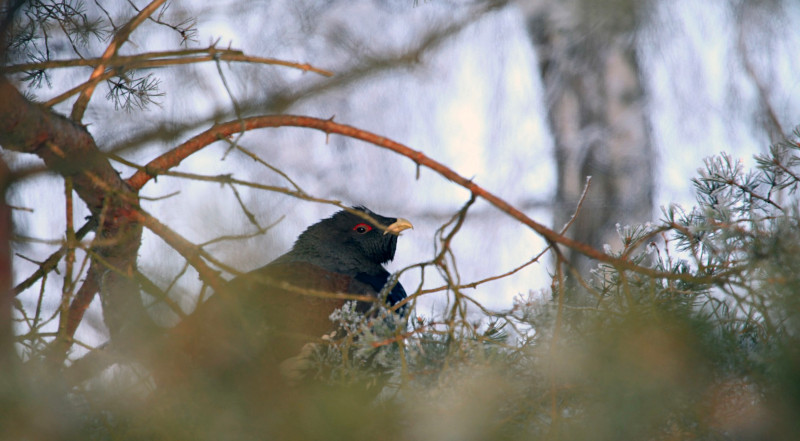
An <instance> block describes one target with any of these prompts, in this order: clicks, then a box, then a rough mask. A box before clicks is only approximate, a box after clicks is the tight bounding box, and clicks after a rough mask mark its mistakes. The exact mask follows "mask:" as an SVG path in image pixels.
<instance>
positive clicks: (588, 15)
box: [528, 0, 655, 275]
mask: <svg viewBox="0 0 800 441" xmlns="http://www.w3.org/2000/svg"><path fill="white" fill-rule="evenodd" d="M642 7H643V6H641V4H640V3H636V2H628V1H624V0H623V1H620V0H603V1H600V2H588V1H582V0H575V1H568V2H557V1H549V2H546V4H540V5H536V6H535V7H532V8H530V10H529V11H528V31H529V33H530V36H531V39H532V42H533V44H534V45H535V47H536V50H537V54H538V57H539V69H540V72H541V75H542V81H543V85H544V89H545V96H546V100H547V101H546V104H547V111H548V121H549V124H550V128H551V131H552V134H553V138H554V141H555V158H556V164H557V167H558V188H557V190H556V201H555V202H556V204H555V216H554V218H555V227H556V228H557V229H558V228H561V226H563V225H564V224H565V223H566V222H567V221H568V220H569V218H570V217H571V216H572V214H573V212H574V210H575V207H576V205H577V204H578V201H579V199H580V195H581V193H582V191H583V188H584V184H585V182H586V177H587V176H591V177H592V183H591V187H590V189H589V192H588V193H587V196H586V199H585V201H584V203H583V207H582V209H581V210H580V213H579V215H578V217H577V219H576V221H575V223H574V224H573V226H572V227H571V229H570V233H569V234H570V235H571V237H573V238H574V239H576V240H579V241H581V242H585V243H588V244H590V245H592V246H594V247H596V248H602V247H603V246H604V244H610V245H611V246H612V248H615V249H616V248H619V246H620V241H619V239H618V235H617V232H616V224H622V225H625V224H631V223H641V222H646V221H649V220H651V216H652V204H653V187H654V182H655V180H654V176H653V163H654V156H655V155H654V148H653V145H652V143H651V142H650V138H649V135H650V134H649V129H648V121H647V117H646V114H645V93H644V90H643V88H642V82H641V77H640V72H639V61H638V57H637V53H636V39H635V38H634V37H635V33H636V28H637V14H638V13H639V11H638V10H637V9H641V8H642ZM566 253H567V256H568V258H569V260H570V263H572V264H573V265H575V267H576V268H577V269H578V270H579V271H580V272H581V273H582V274H584V275H585V274H587V270H588V269H591V267H592V266H593V264H592V263H591V262H590V261H589V260H588V259H586V258H585V257H583V256H582V255H579V254H577V253H574V252H570V250H566Z"/></svg>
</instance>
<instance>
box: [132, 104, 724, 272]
mask: <svg viewBox="0 0 800 441" xmlns="http://www.w3.org/2000/svg"><path fill="white" fill-rule="evenodd" d="M267 127H305V128H310V129H316V130H320V131H322V132H323V133H325V134H326V135H328V134H331V133H335V134H339V135H343V136H347V137H350V138H354V139H359V140H362V141H365V142H368V143H370V144H373V145H375V146H378V147H381V148H385V149H387V150H391V151H393V152H395V153H398V154H400V155H402V156H405V157H407V158H409V159H411V160H412V161H414V162H415V163H416V164H417V165H420V166H423V167H426V168H429V169H431V170H433V171H435V172H437V173H438V174H440V175H441V176H443V177H444V178H446V179H447V180H449V181H452V182H453V183H455V184H457V185H460V186H461V187H464V188H466V189H467V190H469V191H470V192H471V193H472V194H474V195H475V196H477V197H480V198H482V199H484V200H486V201H487V202H489V203H490V204H492V205H494V206H495V208H497V209H499V210H500V211H502V212H504V213H506V214H508V215H509V216H511V217H513V218H514V219H516V220H517V221H519V222H520V223H522V224H524V225H527V226H528V227H529V228H531V229H532V230H534V231H535V232H537V233H538V234H539V235H541V236H542V237H544V238H545V239H546V240H548V241H551V242H554V243H558V244H561V245H564V246H566V247H568V248H571V249H573V250H575V251H577V252H579V253H581V254H583V255H585V256H588V257H590V258H592V259H595V260H597V261H599V262H605V263H607V264H609V265H613V266H614V267H616V268H618V269H622V270H631V271H635V272H637V273H641V274H645V275H648V276H652V277H663V278H667V279H681V280H687V281H691V282H693V283H713V282H714V281H715V280H718V278H719V276H720V275H724V274H717V275H713V276H712V275H709V276H704V277H697V276H692V275H689V274H673V273H665V272H661V271H657V270H654V269H651V268H646V267H642V266H639V265H636V264H635V263H633V262H631V261H629V260H627V259H621V258H618V257H614V256H610V255H608V254H605V253H603V252H602V251H600V250H598V249H596V248H593V247H591V246H589V245H587V244H585V243H582V242H578V241H576V240H573V239H570V238H569V237H566V236H564V235H561V234H559V233H558V232H556V231H554V230H552V229H550V228H548V227H546V226H544V225H542V224H540V223H539V222H536V221H534V220H533V219H531V218H530V217H528V216H527V215H526V214H525V213H523V212H522V211H520V210H519V209H517V208H516V207H514V206H513V205H511V204H509V203H508V202H506V201H505V200H503V199H502V198H500V197H499V196H497V195H495V194H493V193H491V192H489V191H488V190H486V189H484V188H483V187H481V186H479V185H478V184H476V183H475V182H473V181H472V180H471V179H467V178H465V177H463V176H461V175H459V174H458V173H456V172H455V171H453V170H452V169H451V168H449V167H447V166H446V165H444V164H442V163H441V162H438V161H436V160H434V159H432V158H430V157H428V156H426V155H425V154H424V153H422V152H420V151H417V150H414V149H412V148H410V147H407V146H405V145H403V144H400V143H398V142H395V141H392V140H391V139H388V138H385V137H383V136H380V135H377V134H374V133H372V132H368V131H366V130H361V129H358V128H356V127H353V126H349V125H346V124H339V123H336V122H334V121H332V120H330V119H321V118H313V117H310V116H297V115H263V116H254V117H249V118H244V119H241V120H235V121H230V122H226V123H222V124H217V125H215V126H214V127H211V128H210V129H208V130H206V131H205V132H203V133H201V134H199V135H196V136H195V137H193V138H192V139H190V140H188V141H186V142H184V143H183V144H181V145H179V146H177V147H175V148H174V149H172V150H170V151H168V152H166V153H164V154H163V155H161V156H159V157H158V158H156V159H154V160H152V161H150V162H149V163H148V164H147V165H146V166H145V167H144V170H139V171H137V172H136V173H134V174H133V175H132V176H131V177H130V178H128V179H127V182H128V184H129V185H130V186H131V187H132V188H134V189H135V190H138V189H140V188H141V187H142V186H144V185H145V184H146V183H147V182H148V181H150V179H152V178H154V177H156V176H158V174H159V173H161V172H164V171H166V170H169V169H170V168H172V167H175V166H177V165H178V164H180V163H181V161H183V160H184V159H186V158H187V157H188V156H189V155H191V154H192V153H194V152H197V151H198V150H201V149H202V148H204V147H206V146H207V145H209V144H212V143H214V142H215V141H217V140H219V139H222V138H225V137H228V136H231V135H233V134H236V133H239V132H240V131H241V130H243V128H244V130H254V129H260V128H267Z"/></svg>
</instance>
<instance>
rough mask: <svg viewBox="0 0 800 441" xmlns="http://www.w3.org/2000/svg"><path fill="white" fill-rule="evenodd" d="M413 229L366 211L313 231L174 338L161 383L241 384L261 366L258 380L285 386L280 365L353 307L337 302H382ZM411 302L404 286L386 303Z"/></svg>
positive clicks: (342, 214) (236, 282)
mask: <svg viewBox="0 0 800 441" xmlns="http://www.w3.org/2000/svg"><path fill="white" fill-rule="evenodd" d="M409 228H413V227H412V225H411V223H410V222H409V221H407V220H405V219H402V218H389V217H384V216H380V215H378V214H375V213H373V212H371V211H370V210H368V209H367V208H365V207H355V208H353V209H351V210H342V211H339V212H337V213H335V214H334V215H333V216H331V217H329V218H327V219H323V220H321V221H319V222H317V223H316V224H314V225H311V226H310V227H308V228H307V229H306V230H305V231H304V232H303V233H302V234H300V236H299V237H298V238H297V241H296V242H295V244H294V246H293V247H292V249H291V250H290V251H289V252H287V253H286V254H284V255H282V256H280V257H279V258H277V259H275V260H274V261H272V262H271V263H269V264H267V265H266V266H264V267H261V268H259V269H256V270H254V271H251V272H249V273H247V274H244V275H242V276H239V277H237V278H235V279H233V280H232V281H230V282H229V283H228V284H227V289H226V290H225V291H224V292H221V293H216V294H215V295H213V296H211V298H209V300H208V301H206V302H205V303H203V304H202V305H200V306H199V307H198V308H197V311H195V313H194V314H192V316H190V317H189V318H187V319H186V320H184V321H183V322H182V323H180V324H178V325H177V326H176V327H175V328H174V329H173V330H172V331H171V332H170V335H169V336H168V338H167V346H166V347H165V348H163V349H164V352H163V353H164V354H168V355H165V357H164V360H163V362H162V366H160V368H159V369H158V371H160V372H156V379H157V381H158V382H159V383H161V384H168V385H178V384H181V383H183V384H184V385H185V386H189V385H190V384H192V383H193V382H196V381H197V380H198V379H200V380H202V379H207V378H217V377H219V376H233V377H237V376H238V377H240V378H241V377H242V375H243V374H242V369H247V371H248V372H252V371H253V370H254V366H258V367H257V368H256V369H255V370H256V371H257V372H260V373H259V378H262V379H264V378H270V379H269V380H266V381H272V382H275V381H279V380H277V379H276V377H279V376H280V375H279V374H278V373H277V372H278V371H277V369H276V367H277V366H278V365H279V364H280V362H281V361H283V360H286V359H287V358H290V357H293V356H296V355H297V354H298V353H300V351H301V348H302V347H303V345H304V344H306V343H308V342H310V341H314V340H318V339H319V338H320V337H321V336H322V335H324V334H329V333H330V332H331V331H333V330H334V329H333V323H332V322H331V321H330V319H329V316H330V314H331V313H332V312H333V311H334V310H335V309H336V308H340V307H341V306H343V305H344V303H345V302H346V301H347V300H348V299H346V298H342V296H341V295H339V296H337V295H336V294H349V295H351V296H362V298H363V296H368V297H371V298H377V296H378V294H379V293H380V292H381V291H382V289H383V288H384V285H385V284H386V283H387V281H388V280H389V276H390V274H389V272H388V271H386V269H385V268H384V267H383V264H384V263H386V262H388V261H390V260H392V259H393V258H394V254H395V250H396V247H397V237H398V236H399V234H400V233H401V232H402V231H403V230H406V229H409ZM405 297H406V293H405V290H404V289H403V287H402V285H400V283H399V282H398V283H397V284H395V285H394V287H392V289H391V290H390V291H389V293H388V296H387V298H386V299H385V301H386V302H387V303H388V304H389V305H394V304H396V303H397V302H399V301H401V300H403V299H404V298H405ZM378 301H379V300H378ZM373 304H374V302H359V303H358V304H357V305H358V306H357V309H358V310H360V311H362V312H366V311H368V310H369V309H370V307H371V306H373ZM248 375H250V374H248ZM237 381H239V380H237ZM248 381H249V380H248ZM239 382H241V381H239ZM190 387H193V386H190Z"/></svg>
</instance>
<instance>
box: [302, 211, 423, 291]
mask: <svg viewBox="0 0 800 441" xmlns="http://www.w3.org/2000/svg"><path fill="white" fill-rule="evenodd" d="M409 228H413V226H412V225H411V222H409V221H407V220H406V219H402V218H391V217H384V216H381V215H379V214H375V213H373V212H372V211H370V210H368V209H367V208H365V207H354V208H353V209H351V210H342V211H339V212H338V213H336V214H334V215H333V216H331V217H329V218H327V219H323V220H321V221H319V222H317V223H316V224H314V225H311V226H310V227H308V228H307V229H306V231H304V232H303V233H302V234H301V235H300V237H298V238H297V241H296V242H295V244H294V247H293V248H292V251H291V252H290V254H291V255H292V260H301V261H305V262H308V263H312V264H314V265H317V266H319V267H322V268H325V269H327V270H328V271H333V272H337V273H342V274H349V275H353V276H354V275H355V274H357V273H373V274H377V273H379V272H380V271H381V270H382V269H383V267H382V266H381V265H382V264H384V263H386V262H388V261H390V260H392V259H393V258H394V253H395V249H396V248H397V237H398V236H399V235H400V233H401V232H402V231H403V230H406V229H409Z"/></svg>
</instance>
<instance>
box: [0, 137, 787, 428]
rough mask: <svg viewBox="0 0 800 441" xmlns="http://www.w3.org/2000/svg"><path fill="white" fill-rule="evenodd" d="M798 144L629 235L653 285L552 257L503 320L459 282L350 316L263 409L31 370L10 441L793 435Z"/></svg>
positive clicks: (17, 398)
mask: <svg viewBox="0 0 800 441" xmlns="http://www.w3.org/2000/svg"><path fill="white" fill-rule="evenodd" d="M796 135H800V134H796ZM796 139H797V138H795V139H794V140H787V141H786V142H784V143H780V144H777V145H775V146H773V147H772V148H771V150H770V152H769V153H768V154H764V155H761V156H759V157H757V158H756V161H757V168H756V169H755V170H753V171H749V172H748V171H745V170H744V168H743V166H742V165H741V163H740V162H739V161H736V160H734V159H733V158H731V157H729V156H727V155H724V154H723V155H721V156H718V157H715V158H711V159H709V160H707V161H706V163H705V166H704V168H703V169H701V170H700V175H699V177H697V178H696V179H695V180H694V186H695V189H696V193H697V201H698V205H697V206H696V207H695V208H693V209H692V210H691V211H686V210H684V209H682V208H680V207H677V206H671V207H669V208H666V209H665V210H664V216H663V218H662V219H661V220H660V221H659V222H658V223H654V224H648V225H644V226H636V227H620V228H619V232H620V238H621V241H622V244H623V247H622V248H621V251H618V252H617V254H619V255H620V256H626V257H627V258H629V259H631V260H633V261H635V262H638V263H639V264H640V265H642V266H644V267H649V268H653V269H656V270H659V271H661V272H662V275H661V276H652V275H643V274H642V273H641V272H637V271H630V270H625V271H620V270H619V269H617V268H614V267H613V266H608V265H600V266H598V267H597V268H596V270H595V271H594V272H593V274H592V276H591V278H590V279H588V280H584V279H582V278H580V276H579V275H577V274H573V273H571V272H570V271H569V268H566V267H564V265H561V264H559V265H558V266H557V271H555V274H554V277H553V283H552V286H551V287H550V289H549V290H546V291H543V292H542V291H540V292H535V293H534V292H532V293H530V294H529V295H526V296H519V297H518V299H517V301H516V303H515V305H514V307H513V308H512V309H511V310H509V311H502V312H488V311H485V310H484V313H483V314H479V315H476V314H466V313H465V312H466V311H467V310H468V309H469V307H468V305H470V304H471V300H470V299H469V298H468V297H467V296H466V295H465V294H464V293H463V292H461V290H460V289H458V288H457V287H456V286H451V287H450V288H451V289H450V292H449V298H450V307H449V308H448V309H447V311H449V312H448V313H447V314H443V316H442V317H435V318H433V317H421V316H418V315H415V314H414V313H411V314H410V315H409V317H408V318H406V319H402V321H401V322H397V321H396V320H395V319H390V318H387V315H379V316H378V317H377V318H373V319H371V320H366V319H364V318H363V317H362V316H360V315H358V314H357V313H355V312H354V311H353V310H352V309H351V308H345V309H343V310H341V311H339V312H337V313H336V314H334V316H332V320H334V321H337V322H339V323H340V324H341V325H342V327H343V328H345V329H347V330H348V331H349V335H348V336H347V337H345V338H344V339H341V340H334V339H328V340H326V341H324V342H323V343H319V344H315V345H309V346H307V347H306V350H305V351H304V353H303V354H302V355H300V356H298V357H297V359H296V360H293V363H290V365H287V366H284V368H286V371H285V372H284V375H286V376H287V378H295V379H297V378H300V377H301V375H299V374H302V379H299V380H296V381H295V382H294V383H295V384H294V385H292V386H291V387H289V388H286V389H283V390H282V391H280V392H276V393H275V396H270V397H264V396H262V395H258V392H254V391H243V390H230V389H226V387H225V386H224V382H223V383H220V382H214V383H213V386H209V387H208V388H203V387H200V388H197V389H195V390H192V391H190V393H188V394H186V395H180V394H177V395H173V394H169V395H167V396H165V395H164V394H160V393H159V391H158V390H157V389H156V388H154V386H153V384H152V380H151V379H150V377H149V375H148V373H147V371H146V370H145V369H143V368H142V367H141V366H138V365H137V364H136V363H118V364H115V365H113V366H111V367H110V368H108V369H107V370H106V371H105V372H104V373H103V374H102V375H99V376H96V377H95V378H92V379H90V380H88V381H82V382H79V383H75V384H70V383H69V382H66V381H64V380H61V379H58V377H57V376H52V375H49V374H46V373H47V372H52V371H48V370H47V368H46V367H44V366H38V365H37V360H36V359H35V358H33V359H30V360H29V361H28V362H27V363H26V365H25V366H26V368H25V369H24V371H20V372H17V373H16V376H15V377H16V379H17V381H15V382H14V383H13V387H12V389H13V390H12V392H13V393H12V394H6V399H5V401H4V403H3V406H4V408H3V409H2V414H3V417H2V418H1V419H0V421H2V424H3V430H2V434H3V437H4V438H6V439H64V438H81V439H209V440H211V439H348V440H354V439H375V438H378V439H398V440H406V439H420V440H422V439H453V440H469V439H558V440H586V439H592V440H605V439H607V440H647V439H652V440H661V439H664V440H666V439H680V440H691V439H699V440H717V439H720V440H726V439H737V440H738V439H759V440H765V439H778V440H796V439H800V418H798V416H800V341H798V331H799V330H800V308H798V305H800V260H798V250H800V225H799V224H800V217H799V216H798V204H797V197H796V196H797V195H796V190H797V187H798V184H800V167H798V165H800V164H798V161H800V159H798V158H800V155H798V151H799V150H800V146H798V144H797V142H796ZM556 254H557V255H558V253H556ZM570 280H571V281H574V282H578V283H568V281H570ZM568 290H576V291H577V292H578V293H579V294H580V295H577V296H576V295H567V294H574V293H567V291H568ZM567 298H569V299H581V300H580V301H579V302H576V303H575V304H568V303H566V301H565V299H567ZM473 309H475V308H473ZM475 317H478V318H475ZM480 317H483V318H482V319H481V318H480ZM7 378H8V377H7ZM12 378H14V377H12ZM209 384H211V383H209ZM6 392H8V391H6ZM254 395H255V396H254Z"/></svg>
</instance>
